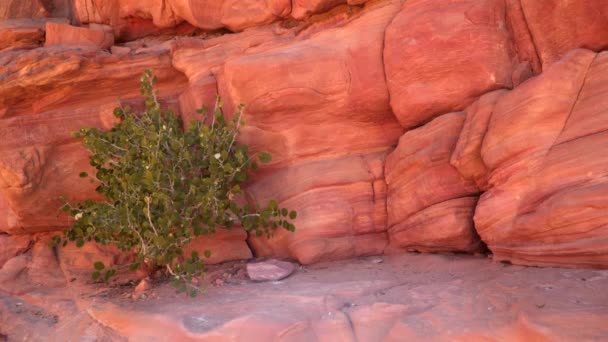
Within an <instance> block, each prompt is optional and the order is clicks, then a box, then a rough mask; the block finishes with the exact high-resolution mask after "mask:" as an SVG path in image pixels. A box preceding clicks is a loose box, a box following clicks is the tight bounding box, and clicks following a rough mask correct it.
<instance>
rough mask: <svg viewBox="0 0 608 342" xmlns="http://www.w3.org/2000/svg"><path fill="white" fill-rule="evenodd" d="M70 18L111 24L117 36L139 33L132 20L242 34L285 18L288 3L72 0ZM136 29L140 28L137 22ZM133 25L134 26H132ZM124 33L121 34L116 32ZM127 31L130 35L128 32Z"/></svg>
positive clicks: (277, 0)
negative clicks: (72, 10)
mask: <svg viewBox="0 0 608 342" xmlns="http://www.w3.org/2000/svg"><path fill="white" fill-rule="evenodd" d="M73 9H74V17H75V19H76V20H77V21H78V22H80V23H108V22H110V23H112V25H113V27H114V28H115V31H116V33H117V34H121V35H123V34H126V35H133V34H134V32H136V31H138V30H141V29H142V27H137V24H138V23H137V22H133V18H139V19H152V22H153V24H154V26H156V27H159V28H170V27H174V26H177V25H178V24H180V23H181V22H182V21H184V20H185V21H187V22H189V23H190V24H192V25H194V26H196V27H199V28H202V29H206V30H216V29H220V28H228V29H229V30H232V31H242V30H244V29H246V28H248V27H251V26H256V25H263V24H268V23H270V22H273V21H275V20H277V19H279V18H282V17H287V16H288V15H289V13H290V11H291V1H289V0H248V1H243V0H221V1H219V0H218V1H216V0H201V1H192V0H161V1H140V0H119V1H118V2H116V1H109V0H103V1H92V0H75V1H74V2H73ZM139 22H140V24H139V25H140V26H141V23H143V22H141V20H140V21H139ZM134 24H135V25H134ZM120 31H124V32H123V33H119V32H120ZM129 31H130V32H129Z"/></svg>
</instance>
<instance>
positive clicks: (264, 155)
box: [258, 152, 272, 164]
mask: <svg viewBox="0 0 608 342" xmlns="http://www.w3.org/2000/svg"><path fill="white" fill-rule="evenodd" d="M258 159H259V160H260V161H261V162H262V163H264V164H266V163H270V161H271V160H272V156H271V155H270V153H268V152H260V153H259V154H258Z"/></svg>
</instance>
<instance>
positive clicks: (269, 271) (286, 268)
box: [247, 259, 295, 281]
mask: <svg viewBox="0 0 608 342" xmlns="http://www.w3.org/2000/svg"><path fill="white" fill-rule="evenodd" d="M294 269H295V266H294V264H292V263H290V262H287V261H281V260H275V259H271V260H266V261H262V262H252V263H249V264H247V275H248V276H249V279H251V280H255V281H275V280H281V279H285V278H287V277H288V276H289V275H291V274H292V273H293V271H294Z"/></svg>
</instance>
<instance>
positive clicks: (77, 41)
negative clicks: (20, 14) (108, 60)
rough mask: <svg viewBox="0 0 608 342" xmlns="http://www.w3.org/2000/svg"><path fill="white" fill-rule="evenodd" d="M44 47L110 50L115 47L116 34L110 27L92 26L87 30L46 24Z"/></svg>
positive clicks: (65, 25)
mask: <svg viewBox="0 0 608 342" xmlns="http://www.w3.org/2000/svg"><path fill="white" fill-rule="evenodd" d="M44 45H45V46H53V45H64V46H65V45H77V46H82V45H84V46H92V47H98V48H102V49H108V48H110V47H111V46H112V45H114V34H113V33H112V28H111V27H109V26H106V27H104V26H102V25H91V26H90V27H88V28H87V27H76V26H71V25H67V24H59V23H53V22H49V23H47V24H46V41H45V43H44Z"/></svg>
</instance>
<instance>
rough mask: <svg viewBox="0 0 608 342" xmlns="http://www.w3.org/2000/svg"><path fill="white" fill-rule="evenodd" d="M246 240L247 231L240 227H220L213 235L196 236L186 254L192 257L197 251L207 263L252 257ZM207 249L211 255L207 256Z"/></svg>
mask: <svg viewBox="0 0 608 342" xmlns="http://www.w3.org/2000/svg"><path fill="white" fill-rule="evenodd" d="M246 240H247V233H245V231H244V230H242V229H241V228H240V227H233V228H231V229H218V230H217V231H216V232H215V234H213V235H209V236H200V237H197V238H195V239H194V240H193V241H192V242H190V244H189V245H188V246H186V248H184V256H186V257H190V256H191V255H192V252H194V251H196V252H197V253H198V255H199V257H200V258H201V260H202V261H203V262H204V263H205V264H218V263H221V262H226V261H232V260H246V259H251V258H252V255H251V250H250V249H249V247H248V246H247V242H246ZM207 251H208V252H210V253H211V254H210V256H209V257H206V256H205V254H206V252H207Z"/></svg>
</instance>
